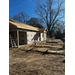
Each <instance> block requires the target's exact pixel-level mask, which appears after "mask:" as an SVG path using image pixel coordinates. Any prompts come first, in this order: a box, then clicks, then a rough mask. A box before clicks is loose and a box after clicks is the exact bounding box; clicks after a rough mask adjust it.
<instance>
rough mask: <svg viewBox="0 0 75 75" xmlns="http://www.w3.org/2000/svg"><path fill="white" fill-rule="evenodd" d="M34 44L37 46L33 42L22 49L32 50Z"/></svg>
mask: <svg viewBox="0 0 75 75" xmlns="http://www.w3.org/2000/svg"><path fill="white" fill-rule="evenodd" d="M34 46H35V43H31V44H28V45H26V46H24V47H22V48H21V49H25V50H31V49H33V47H34Z"/></svg>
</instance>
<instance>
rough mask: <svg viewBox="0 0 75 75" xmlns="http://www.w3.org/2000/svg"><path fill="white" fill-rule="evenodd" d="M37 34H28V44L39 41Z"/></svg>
mask: <svg viewBox="0 0 75 75" xmlns="http://www.w3.org/2000/svg"><path fill="white" fill-rule="evenodd" d="M38 37H39V35H38V33H37V32H27V44H30V43H33V42H34V41H35V40H37V41H39V38H38Z"/></svg>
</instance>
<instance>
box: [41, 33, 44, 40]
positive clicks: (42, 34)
mask: <svg viewBox="0 0 75 75" xmlns="http://www.w3.org/2000/svg"><path fill="white" fill-rule="evenodd" d="M43 40H44V33H41V41H43Z"/></svg>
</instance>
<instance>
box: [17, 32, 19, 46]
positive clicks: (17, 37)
mask: <svg viewBox="0 0 75 75" xmlns="http://www.w3.org/2000/svg"><path fill="white" fill-rule="evenodd" d="M17 47H19V31H17Z"/></svg>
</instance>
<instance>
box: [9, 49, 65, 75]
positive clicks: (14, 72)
mask: <svg viewBox="0 0 75 75" xmlns="http://www.w3.org/2000/svg"><path fill="white" fill-rule="evenodd" d="M64 58H65V55H63V54H52V53H49V52H47V53H46V52H45V50H44V49H43V48H42V49H40V50H39V51H38V50H37V48H35V49H32V50H25V49H22V48H14V49H13V50H11V49H10V50H9V75H65V63H64V62H63V61H64Z"/></svg>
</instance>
